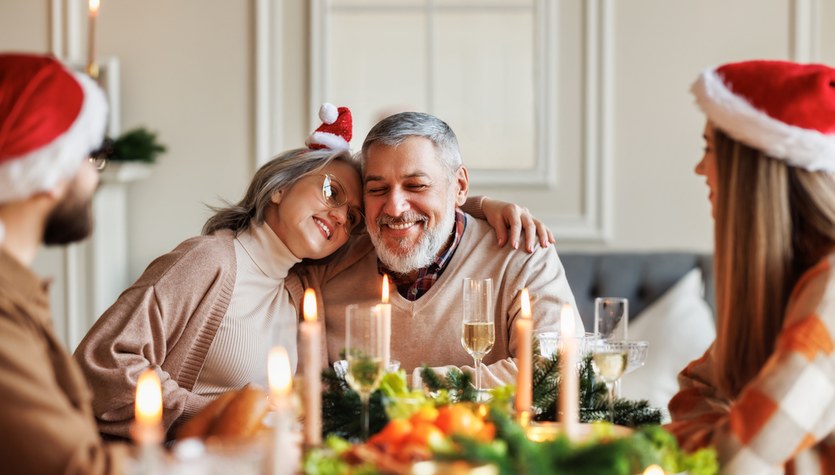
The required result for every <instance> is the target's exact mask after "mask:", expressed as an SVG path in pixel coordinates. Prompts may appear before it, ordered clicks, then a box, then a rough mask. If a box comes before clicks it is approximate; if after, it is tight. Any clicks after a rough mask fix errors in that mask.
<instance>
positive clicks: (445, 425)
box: [435, 404, 484, 437]
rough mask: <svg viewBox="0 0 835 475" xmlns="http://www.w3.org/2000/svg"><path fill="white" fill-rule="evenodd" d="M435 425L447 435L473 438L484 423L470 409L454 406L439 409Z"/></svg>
mask: <svg viewBox="0 0 835 475" xmlns="http://www.w3.org/2000/svg"><path fill="white" fill-rule="evenodd" d="M435 425H437V426H438V428H440V429H441V430H442V431H443V432H444V434H447V435H451V434H461V435H467V436H471V437H472V436H473V435H475V433H476V432H478V431H479V430H481V428H482V427H483V426H484V423H483V422H482V420H481V419H479V418H478V416H476V415H475V414H474V413H473V411H471V410H470V409H469V408H467V407H464V406H462V405H459V404H453V405H451V406H444V407H442V408H440V409H438V418H437V419H435Z"/></svg>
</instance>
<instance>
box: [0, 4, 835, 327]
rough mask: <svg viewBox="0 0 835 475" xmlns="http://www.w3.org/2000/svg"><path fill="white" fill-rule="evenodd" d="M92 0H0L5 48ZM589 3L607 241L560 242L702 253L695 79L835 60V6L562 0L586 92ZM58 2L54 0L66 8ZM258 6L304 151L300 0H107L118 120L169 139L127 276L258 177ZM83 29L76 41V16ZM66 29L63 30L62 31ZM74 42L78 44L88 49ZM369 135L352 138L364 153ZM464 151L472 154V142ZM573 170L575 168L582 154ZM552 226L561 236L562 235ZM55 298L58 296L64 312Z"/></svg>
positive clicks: (569, 144)
mask: <svg viewBox="0 0 835 475" xmlns="http://www.w3.org/2000/svg"><path fill="white" fill-rule="evenodd" d="M84 3H85V2H83V1H81V0H51V1H50V0H38V1H33V0H3V1H2V2H0V49H2V50H8V49H17V50H21V49H22V50H29V51H42V52H46V51H49V50H50V48H52V47H53V45H56V44H58V45H63V50H62V51H58V53H59V54H61V55H64V56H65V57H66V54H67V45H68V44H71V41H70V40H69V39H67V38H64V37H62V38H61V39H62V40H64V41H63V42H62V41H57V42H56V38H54V37H53V36H52V33H51V31H52V29H51V28H50V25H51V21H53V20H54V19H55V14H56V13H58V14H60V15H61V22H63V23H65V22H66V20H65V18H66V17H67V16H68V12H69V11H75V12H79V11H80V12H81V14H80V15H79V17H80V19H81V20H83V16H84V15H83V9H84ZM590 4H594V5H598V6H602V7H603V8H605V9H607V10H606V11H608V12H609V14H610V15H611V19H610V20H611V21H610V22H609V23H608V24H607V30H606V31H605V32H604V33H605V34H606V35H608V37H609V38H610V41H611V51H610V52H609V54H610V56H609V57H608V58H603V59H604V60H608V64H609V66H610V67H611V69H610V70H608V69H607V71H608V72H609V74H610V75H609V76H607V80H608V82H609V84H610V85H611V98H612V101H611V104H609V107H608V109H606V110H604V111H603V112H605V113H606V114H605V117H603V120H605V121H607V123H608V124H609V125H610V129H609V136H608V138H609V140H608V141H607V143H606V144H605V145H606V147H607V150H608V151H609V160H610V162H609V165H610V167H611V168H610V171H611V182H610V183H609V184H607V188H608V189H609V193H610V194H609V195H608V203H609V205H610V208H609V209H608V219H609V220H610V221H609V225H610V227H609V234H610V239H608V240H607V241H605V242H600V241H597V242H568V241H565V242H561V243H560V245H562V246H563V247H565V248H595V249H607V248H608V249H696V250H709V249H710V247H711V237H710V236H711V234H710V233H711V221H710V215H709V208H708V203H707V190H706V188H705V186H704V184H703V182H702V180H701V179H699V178H697V177H696V176H695V175H693V173H692V169H693V166H694V165H695V163H696V161H697V160H698V158H699V156H700V153H701V146H702V144H701V138H700V135H701V127H702V121H703V119H702V117H701V115H700V114H699V113H698V111H697V110H696V108H695V106H693V103H692V99H691V98H690V96H689V94H688V92H687V89H688V87H689V85H690V83H691V82H692V80H693V79H694V78H695V76H696V74H697V73H698V72H699V71H700V70H701V69H703V68H705V67H706V66H708V65H713V64H717V63H721V62H726V61H732V60H739V59H743V58H753V57H768V58H792V57H802V56H803V55H805V54H811V56H810V57H811V58H813V59H819V60H821V61H824V62H828V63H830V64H835V28H833V26H835V5H833V3H832V2H827V1H821V0H736V1H734V2H727V1H726V0H698V1H696V0H687V1H684V0H681V1H675V2H673V1H669V0H617V1H615V0H599V1H595V2H589V1H582V0H572V1H569V0H565V1H563V2H562V3H561V4H560V14H559V24H560V32H559V35H560V36H559V41H558V44H559V48H560V49H559V50H560V54H561V56H562V57H561V58H560V66H559V67H560V76H559V83H560V88H561V90H564V91H569V92H570V91H578V90H582V88H583V85H582V84H581V82H580V81H581V77H580V76H578V75H577V74H573V73H574V72H576V71H577V70H578V69H580V68H583V67H584V58H585V57H586V56H585V54H586V53H587V48H586V47H587V46H588V45H586V44H584V43H583V35H582V32H583V27H584V26H583V25H582V24H581V15H582V14H583V12H584V11H585V10H584V9H586V8H588V6H589V5H590ZM54 5H61V6H62V8H61V11H56V10H55V9H54ZM259 5H261V6H263V5H268V6H269V7H270V8H272V9H274V10H275V11H277V12H278V13H277V20H276V21H274V22H273V23H272V25H273V27H275V28H276V30H275V35H276V37H275V39H274V43H273V46H274V47H275V52H276V54H277V57H279V58H280V60H281V64H280V66H281V69H280V71H278V77H279V79H276V80H275V82H276V83H275V84H272V87H271V90H272V91H273V92H274V93H275V94H277V95H278V98H279V99H280V101H279V103H280V104H282V108H281V110H280V111H274V112H275V114H276V117H277V124H276V125H275V127H276V132H277V136H278V137H280V138H281V143H279V144H275V145H276V146H277V147H279V148H289V147H292V146H298V145H300V144H301V143H302V141H303V139H304V136H305V135H306V133H307V132H308V126H309V124H311V123H312V119H311V117H312V113H313V112H314V110H313V108H312V107H311V105H310V104H309V103H308V98H309V97H310V90H309V86H308V83H309V73H308V71H309V67H310V65H309V63H308V57H309V51H308V47H309V44H310V39H309V31H308V25H309V20H310V17H309V16H310V10H309V4H308V2H307V0H285V1H283V2H282V1H279V0H251V1H236V2H229V1H226V0H178V1H176V2H172V1H164V0H144V1H142V2H136V1H128V0H102V7H101V13H100V17H99V34H98V46H99V48H98V49H99V52H100V55H101V57H108V56H115V57H118V59H119V62H120V66H121V121H122V128H123V129H128V128H131V127H134V126H139V125H144V126H147V127H149V128H151V129H153V130H155V131H157V132H158V133H159V137H160V139H161V140H162V141H163V142H164V143H165V144H166V145H167V146H168V148H169V151H168V153H167V154H166V155H165V156H163V157H162V159H161V160H160V163H159V164H158V165H157V166H156V167H155V169H154V170H153V173H152V175H151V176H150V177H149V178H148V179H146V180H144V181H141V182H138V183H136V184H131V185H128V188H129V191H128V195H127V196H128V200H127V203H128V205H127V215H128V221H127V223H128V236H129V241H128V246H127V249H128V263H129V269H128V274H129V275H130V276H131V278H135V277H136V276H138V275H139V274H140V273H141V272H142V270H143V269H144V267H145V266H146V265H147V264H148V263H149V262H150V261H151V260H152V259H153V258H154V257H156V256H158V255H160V254H162V253H164V252H166V251H168V250H169V249H171V248H172V247H174V246H175V245H176V244H177V243H178V242H180V241H181V240H183V239H185V238H187V237H189V236H192V235H195V234H197V233H199V231H200V227H201V225H202V223H203V222H204V220H205V219H206V217H207V216H208V215H209V213H208V211H207V210H206V208H205V206H204V204H205V203H208V204H220V198H225V199H228V200H237V199H238V198H239V197H240V196H241V195H242V193H243V191H244V187H245V186H246V184H247V182H248V178H249V176H250V175H251V174H252V172H253V171H254V167H255V163H256V157H255V151H256V138H257V137H256V132H255V131H256V126H257V123H256V119H255V113H256V107H255V105H256V104H255V101H256V94H255V84H256V60H255V58H256V56H255V47H256V44H257V43H256V31H257V30H256V12H257V11H258V6H259ZM807 7H811V8H813V9H816V11H817V14H816V15H815V16H816V17H817V19H818V20H817V28H811V29H810V28H809V27H802V28H801V29H800V30H797V29H796V27H795V26H794V25H795V19H794V18H793V16H792V15H793V12H795V11H801V12H802V11H803V10H804V8H807ZM73 9H74V10H73ZM69 17H70V21H71V15H69ZM801 20H802V19H801ZM63 23H62V24H63ZM800 24H801V25H802V21H801V22H800ZM78 29H79V30H78V31H79V33H78V34H80V35H82V37H81V38H80V39H79V41H80V42H81V44H82V45H83V44H84V43H83V42H84V38H83V32H84V27H83V22H82V23H80V24H79V26H78ZM66 31H70V32H69V33H67V32H66ZM72 31H74V30H72V29H71V28H70V29H69V30H65V33H64V36H66V35H67V34H72ZM804 35H806V36H808V37H809V38H811V39H812V42H811V43H810V45H811V46H810V47H809V48H801V47H799V46H796V45H797V40H796V38H801V39H802V38H804ZM81 50H82V52H81V53H79V51H75V54H83V48H81ZM798 55H800V56H798ZM76 59H77V58H76ZM81 59H83V58H81ZM350 106H352V107H353V108H358V109H359V108H362V107H363V105H362V104H350ZM558 113H559V124H560V130H558V131H555V133H558V134H559V137H560V138H561V140H562V141H563V144H564V145H563V147H564V148H563V149H561V154H562V155H563V156H566V157H572V156H577V155H579V154H581V153H582V141H581V139H582V137H583V133H584V130H583V128H582V127H583V117H582V116H581V114H582V107H581V104H580V100H579V98H578V97H575V96H574V95H573V93H566V94H563V97H562V102H561V107H560V110H559V112H558ZM361 140H362V137H356V138H355V139H354V142H353V144H354V147H355V148H356V147H358V146H359V145H360V143H361ZM462 147H463V148H464V149H465V150H466V144H462ZM465 160H466V157H465ZM566 166H569V167H575V168H576V172H577V173H580V171H582V167H583V166H584V164H583V163H582V162H578V161H574V162H573V165H572V164H569V165H566ZM569 185H570V186H574V187H576V186H581V185H579V184H577V183H571V184H567V185H566V186H569ZM473 191H474V192H476V193H489V194H490V195H492V196H496V197H499V198H504V199H510V200H515V201H519V202H521V203H523V204H525V205H526V206H528V207H530V208H531V209H532V210H533V211H534V212H535V213H536V214H538V215H543V216H545V215H548V214H549V213H551V212H552V211H553V209H554V207H558V206H559V204H558V203H549V202H547V201H548V200H544V199H542V198H541V196H539V195H537V194H536V193H534V192H528V191H525V190H501V189H496V188H492V187H491V188H486V187H479V186H478V184H474V186H473ZM576 205H577V206H579V207H580V208H582V206H584V205H585V203H582V202H580V203H577V204H576ZM99 224H100V225H106V223H99ZM555 231H556V233H557V235H558V238H559V234H560V229H556V230H555ZM65 264H66V258H65V257H63V256H56V257H55V258H54V259H53V261H52V264H51V265H44V266H43V267H42V268H44V269H51V270H49V271H48V272H54V273H56V274H59V275H57V277H58V278H59V279H61V278H62V275H60V274H61V273H62V272H63V273H65V271H66V269H64V267H62V266H64V265H65ZM83 286H84V285H83V283H81V285H79V287H83ZM57 298H63V299H64V300H65V299H66V296H64V295H63V294H59V295H58V297H57ZM62 302H63V301H61V302H58V303H57V304H56V312H57V313H60V312H61V306H62V305H63V303H62ZM59 325H60V324H59Z"/></svg>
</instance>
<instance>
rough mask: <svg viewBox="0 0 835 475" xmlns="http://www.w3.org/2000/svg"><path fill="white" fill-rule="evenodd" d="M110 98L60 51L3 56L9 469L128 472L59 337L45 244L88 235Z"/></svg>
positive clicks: (3, 446) (0, 137)
mask: <svg viewBox="0 0 835 475" xmlns="http://www.w3.org/2000/svg"><path fill="white" fill-rule="evenodd" d="M106 120H107V103H106V101H105V98H104V94H103V93H102V91H101V90H100V89H99V88H98V86H97V85H96V84H95V83H94V82H93V81H92V80H91V79H89V78H88V77H86V76H83V75H81V74H77V73H73V72H71V71H69V70H67V69H66V68H65V67H64V66H63V65H61V64H60V63H59V62H58V61H56V60H55V59H54V58H51V57H48V56H37V55H27V54H0V394H2V401H3V402H2V404H0V426H1V427H2V428H3V430H1V431H0V460H2V461H3V466H4V467H5V468H4V471H8V472H7V473H85V474H92V473H121V471H122V469H121V467H120V461H121V460H123V459H124V455H125V448H124V447H123V446H118V445H105V444H104V443H103V442H102V440H101V438H100V436H99V433H98V429H97V428H96V423H95V419H94V418H93V413H92V409H91V407H90V393H89V390H88V388H87V384H86V382H85V380H84V376H83V375H82V373H81V371H80V369H79V368H78V367H77V366H76V363H75V361H73V360H72V358H70V356H69V354H67V352H66V350H65V349H64V347H63V345H62V344H61V343H60V342H59V340H58V338H57V337H56V335H55V332H54V329H53V326H52V318H51V314H50V310H49V296H48V294H47V289H46V285H45V283H44V282H43V281H41V280H40V279H39V278H38V276H36V275H35V274H34V273H33V272H32V270H31V264H32V261H33V260H34V259H35V256H36V254H37V252H38V250H39V248H40V247H41V245H42V244H47V245H61V244H67V243H71V242H75V241H78V240H81V239H84V238H85V237H87V236H88V235H89V234H90V232H91V230H92V227H93V222H92V199H93V193H94V192H95V190H96V186H97V184H98V181H99V177H98V171H97V169H96V166H95V165H94V162H93V161H91V159H90V158H89V157H90V153H91V151H93V150H94V149H96V148H98V146H99V145H100V144H101V142H102V139H103V138H104V130H105V124H106Z"/></svg>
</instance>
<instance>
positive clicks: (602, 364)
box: [591, 340, 629, 423]
mask: <svg viewBox="0 0 835 475" xmlns="http://www.w3.org/2000/svg"><path fill="white" fill-rule="evenodd" d="M628 354H629V342H627V341H624V340H598V341H595V342H594V343H592V351H591V357H592V358H591V364H592V368H593V369H594V372H595V373H596V374H597V376H598V377H599V378H600V379H602V380H603V382H604V383H606V389H607V391H608V393H609V395H608V399H609V422H611V423H614V422H615V385H616V383H617V382H618V381H619V380H620V377H621V376H623V374H624V373H625V372H626V366H627V357H628Z"/></svg>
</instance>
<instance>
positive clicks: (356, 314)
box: [345, 305, 385, 441]
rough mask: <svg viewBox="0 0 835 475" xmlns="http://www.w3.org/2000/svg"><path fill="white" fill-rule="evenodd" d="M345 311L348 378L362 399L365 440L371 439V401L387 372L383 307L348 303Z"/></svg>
mask: <svg viewBox="0 0 835 475" xmlns="http://www.w3.org/2000/svg"><path fill="white" fill-rule="evenodd" d="M345 314H346V315H345V317H346V326H345V356H346V359H347V361H348V365H347V366H348V367H347V370H346V372H345V380H346V381H347V382H348V384H349V385H350V386H351V388H352V389H353V390H354V391H356V392H357V393H358V394H359V396H360V401H362V440H364V441H365V440H368V425H369V414H368V401H369V398H370V397H371V393H373V392H374V390H376V389H377V387H378V386H379V385H380V379H381V378H382V377H383V373H384V372H385V368H383V355H382V354H381V349H382V346H381V345H380V338H381V337H382V335H381V334H380V332H379V329H380V325H379V320H380V309H379V308H378V307H376V306H373V307H366V306H359V305H349V306H348V307H347V309H346V310H345Z"/></svg>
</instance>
